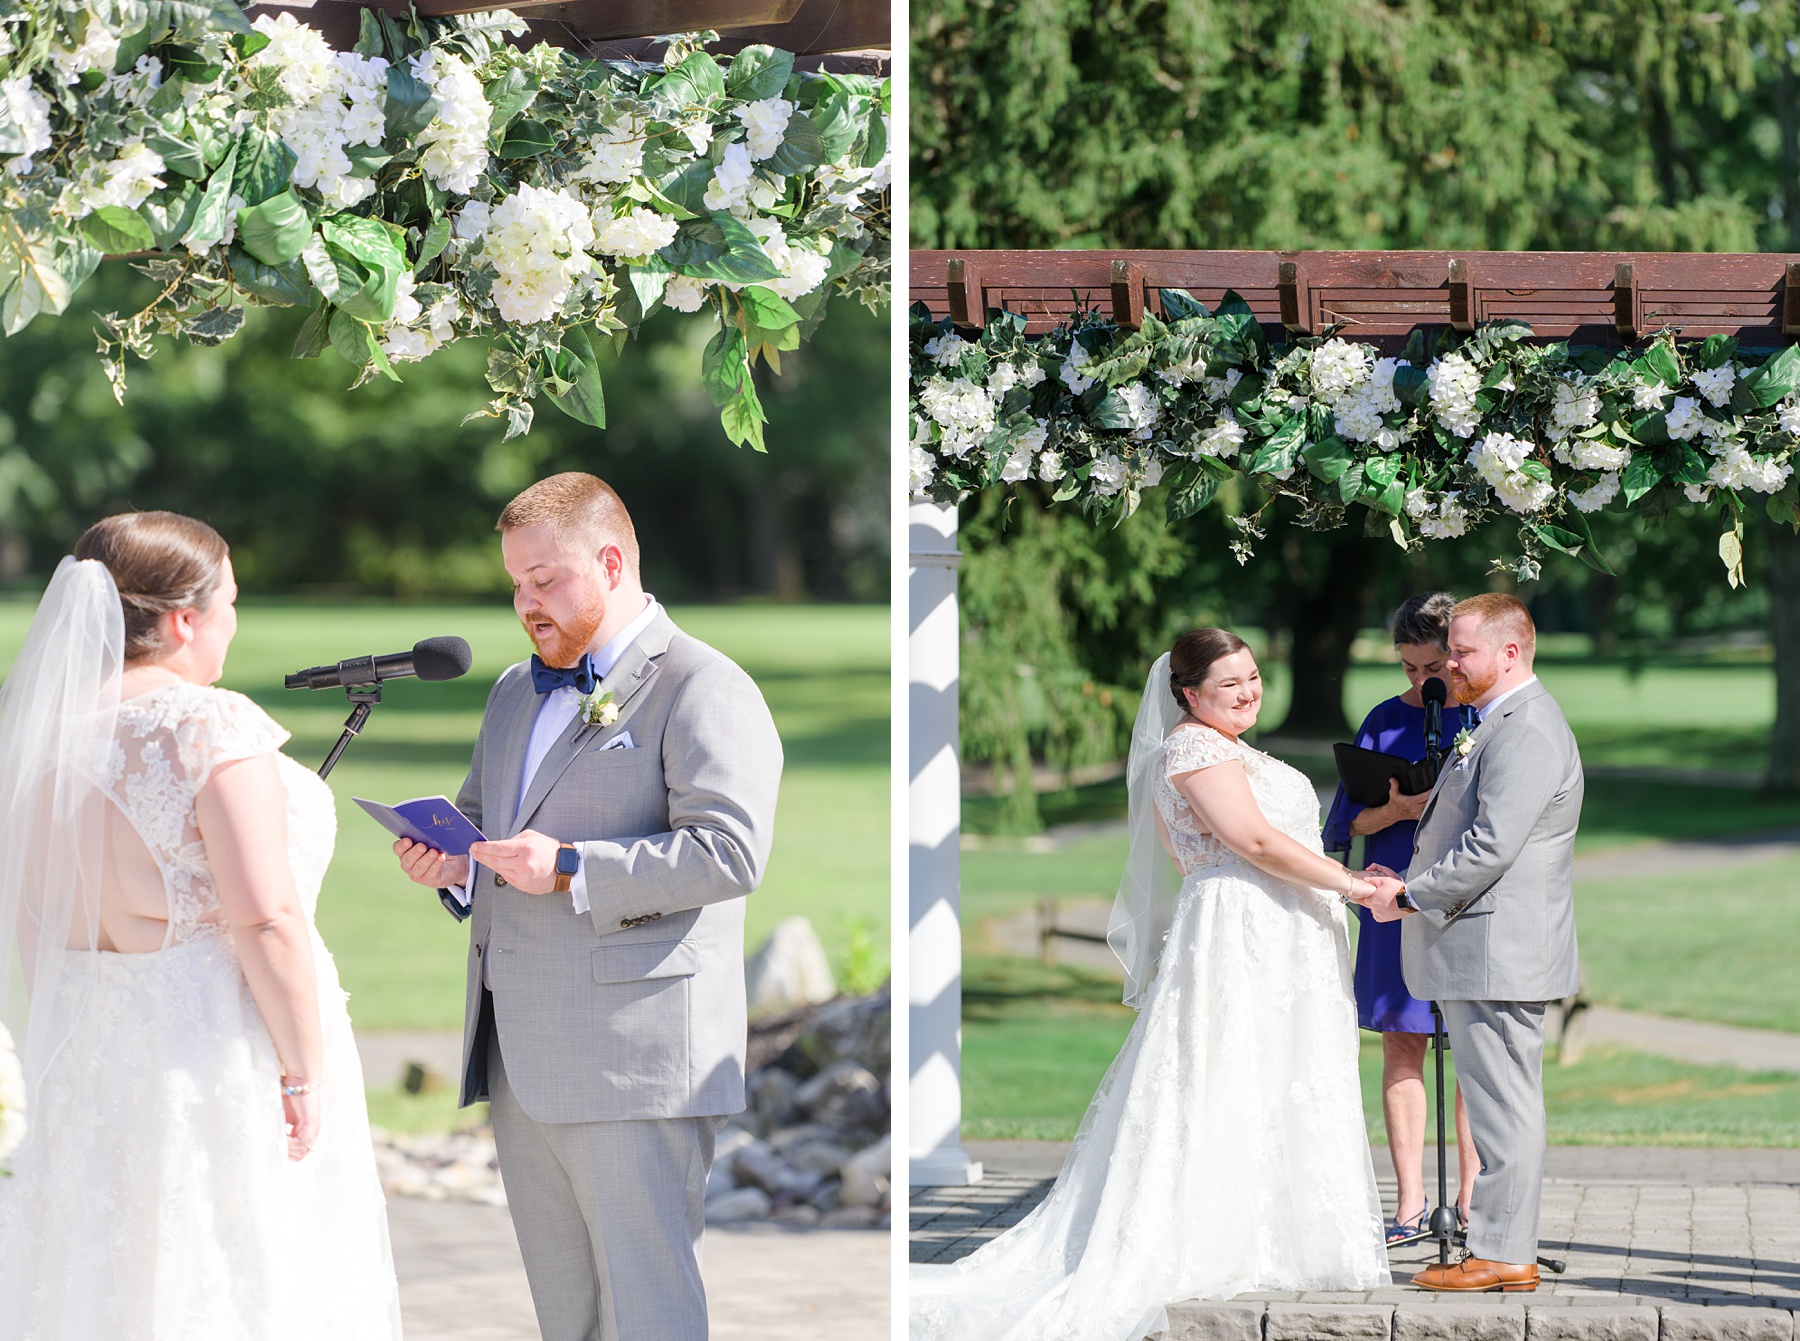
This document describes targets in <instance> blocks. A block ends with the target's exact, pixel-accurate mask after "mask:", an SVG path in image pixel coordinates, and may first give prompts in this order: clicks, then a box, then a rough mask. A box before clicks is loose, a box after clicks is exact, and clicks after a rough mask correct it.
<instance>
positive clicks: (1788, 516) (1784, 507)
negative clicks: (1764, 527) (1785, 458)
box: [1766, 476, 1800, 529]
mask: <svg viewBox="0 0 1800 1341" xmlns="http://www.w3.org/2000/svg"><path fill="white" fill-rule="evenodd" d="M1766 511H1767V512H1768V514H1769V520H1770V521H1773V522H1781V523H1783V524H1785V525H1788V526H1792V527H1795V528H1797V529H1800V476H1794V477H1793V478H1791V479H1789V480H1788V482H1787V484H1786V485H1784V486H1783V487H1782V489H1781V490H1780V492H1778V493H1772V494H1770V495H1769V501H1768V503H1767V505H1766Z"/></svg>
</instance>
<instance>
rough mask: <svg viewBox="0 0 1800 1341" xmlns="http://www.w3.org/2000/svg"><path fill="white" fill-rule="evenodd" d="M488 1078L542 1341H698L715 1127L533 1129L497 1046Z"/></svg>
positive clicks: (561, 1125)
mask: <svg viewBox="0 0 1800 1341" xmlns="http://www.w3.org/2000/svg"><path fill="white" fill-rule="evenodd" d="M487 1077H488V1088H489V1093H490V1095H491V1096H492V1103H493V1118H494V1142H495V1144H496V1145H497V1146H498V1147H499V1153H500V1173H501V1176H502V1178H503V1179H504V1180H505V1183H506V1190H507V1194H508V1195H507V1200H508V1202H509V1203H510V1204H511V1206H512V1215H513V1228H514V1230H515V1231H517V1233H518V1236H519V1250H520V1252H521V1253H522V1254H523V1255H524V1258H525V1275H526V1278H527V1279H528V1280H529V1281H530V1282H531V1302H532V1304H533V1306H534V1307H535V1308H536V1310H537V1318H538V1330H539V1331H540V1332H541V1333H542V1334H543V1337H544V1341H706V1326H707V1324H706V1288H705V1286H704V1284H703V1283H702V1282H701V1279H700V1239H701V1235H702V1233H703V1232H704V1230H705V1210H704V1207H705V1198H706V1177H707V1174H708V1173H709V1172H711V1169H712V1159H713V1140H714V1138H715V1137H716V1136H717V1135H718V1130H719V1127H720V1125H721V1124H722V1123H723V1122H724V1119H723V1118H716V1117H693V1118H651V1119H639V1120H626V1121H617V1122H537V1121H535V1120H533V1119H532V1118H530V1117H528V1116H526V1113H525V1110H524V1109H522V1108H520V1107H519V1101H518V1099H517V1097H516V1096H515V1095H514V1094H513V1089H512V1086H511V1085H509V1084H508V1083H507V1080H506V1066H505V1062H504V1059H503V1058H502V1057H501V1055H500V1040H499V1037H498V1036H497V1035H496V1034H490V1035H489V1038H488V1049H487ZM602 1207H604V1208H606V1209H605V1211H604V1213H602V1211H601V1208H602Z"/></svg>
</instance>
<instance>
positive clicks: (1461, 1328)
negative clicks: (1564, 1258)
mask: <svg viewBox="0 0 1800 1341" xmlns="http://www.w3.org/2000/svg"><path fill="white" fill-rule="evenodd" d="M1489 1298H1492V1296H1488V1297H1486V1298H1483V1299H1480V1300H1470V1299H1455V1300H1442V1301H1440V1300H1433V1301H1431V1302H1429V1303H1422V1304H1402V1305H1400V1306H1399V1307H1398V1308H1396V1309H1395V1310H1394V1341H1524V1338H1525V1305H1523V1304H1502V1303H1499V1302H1493V1303H1489V1302H1488V1299H1489Z"/></svg>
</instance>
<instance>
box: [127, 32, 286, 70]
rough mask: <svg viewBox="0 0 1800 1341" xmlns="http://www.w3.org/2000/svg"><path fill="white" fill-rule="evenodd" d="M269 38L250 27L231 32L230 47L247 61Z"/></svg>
mask: <svg viewBox="0 0 1800 1341" xmlns="http://www.w3.org/2000/svg"><path fill="white" fill-rule="evenodd" d="M270 40H271V39H270V37H269V35H268V34H267V33H260V32H257V31H256V30H255V29H252V30H251V31H249V32H247V33H233V34H232V35H231V49H232V50H233V51H235V52H237V54H238V59H239V60H246V61H247V60H249V59H250V58H251V57H252V56H254V55H255V54H256V53H257V52H259V51H261V50H263V49H264V48H266V47H267V46H268V45H269V42H270ZM146 50H148V48H146ZM135 64H137V61H136V60H135V59H133V61H132V65H135ZM130 68H131V66H130V65H128V66H126V67H125V69H127V70H129V69H130ZM115 72H116V73H122V71H118V70H117V67H115Z"/></svg>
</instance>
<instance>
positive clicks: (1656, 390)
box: [1631, 382, 1669, 410]
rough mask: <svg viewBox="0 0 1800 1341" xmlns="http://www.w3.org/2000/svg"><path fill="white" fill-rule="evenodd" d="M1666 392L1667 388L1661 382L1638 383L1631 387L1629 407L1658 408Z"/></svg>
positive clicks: (1661, 405) (1638, 408)
mask: <svg viewBox="0 0 1800 1341" xmlns="http://www.w3.org/2000/svg"><path fill="white" fill-rule="evenodd" d="M1668 394H1669V388H1668V387H1666V386H1664V385H1663V384H1662V383H1661V382H1644V383H1640V384H1639V385H1638V386H1636V387H1634V388H1633V389H1632V392H1631V407H1632V408H1633V409H1634V410H1660V409H1662V407H1663V400H1664V399H1665V398H1666V397H1667V396H1668Z"/></svg>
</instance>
